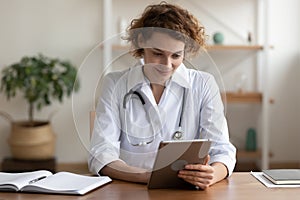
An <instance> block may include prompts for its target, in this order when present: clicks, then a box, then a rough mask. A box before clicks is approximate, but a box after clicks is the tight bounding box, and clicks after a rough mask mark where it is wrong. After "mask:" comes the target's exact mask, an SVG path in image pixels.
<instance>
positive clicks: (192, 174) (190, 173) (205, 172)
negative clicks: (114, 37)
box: [178, 156, 227, 190]
mask: <svg viewBox="0 0 300 200" xmlns="http://www.w3.org/2000/svg"><path fill="white" fill-rule="evenodd" d="M209 160H210V157H209V156H207V157H206V161H205V163H204V164H188V165H186V166H185V168H184V169H183V170H180V171H179V173H178V177H179V178H182V179H183V180H185V181H186V182H189V183H191V184H193V185H195V186H197V187H199V188H200V189H203V190H205V189H206V188H208V187H209V186H211V185H212V184H214V183H216V182H218V181H220V180H222V179H224V178H225V177H226V176H227V168H226V167H225V165H224V164H223V163H213V164H212V165H208V162H209Z"/></svg>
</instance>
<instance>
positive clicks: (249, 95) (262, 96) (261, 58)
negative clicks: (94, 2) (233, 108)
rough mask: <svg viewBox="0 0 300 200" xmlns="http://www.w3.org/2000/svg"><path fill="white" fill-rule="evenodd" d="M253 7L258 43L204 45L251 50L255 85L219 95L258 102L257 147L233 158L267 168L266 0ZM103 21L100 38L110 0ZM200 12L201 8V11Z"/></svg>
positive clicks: (111, 47)
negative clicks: (259, 121)
mask: <svg viewBox="0 0 300 200" xmlns="http://www.w3.org/2000/svg"><path fill="white" fill-rule="evenodd" d="M253 3H254V4H255V6H256V11H255V12H256V13H255V15H256V16H257V17H256V20H257V21H256V23H255V24H256V31H255V33H256V34H257V35H256V37H257V43H258V44H259V45H253V44H249V45H243V44H241V45H209V46H207V51H208V52H218V55H220V54H222V53H225V52H232V53H235V52H239V51H240V52H244V51H253V52H254V53H257V54H258V56H257V62H256V67H257V74H256V76H257V81H258V83H257V88H256V90H255V91H251V92H226V93H225V94H222V97H223V99H224V98H225V97H226V102H227V103H230V104H231V103H238V104H249V103H250V104H253V103H254V104H259V105H260V106H261V121H262V122H261V129H260V132H261V137H260V140H261V143H262V145H261V147H260V149H258V150H257V151H254V152H247V151H244V150H242V149H238V152H237V159H246V160H247V159H249V160H253V159H254V160H256V161H258V163H259V165H260V167H259V168H260V169H267V168H268V167H269V156H270V154H269V123H268V112H269V108H268V107H269V96H268V85H267V82H268V81H267V79H268V77H267V75H268V52H269V49H270V48H273V47H272V46H270V44H269V41H268V26H267V25H268V7H269V6H268V4H269V0H253ZM103 4H104V5H103V8H104V10H103V20H104V21H103V24H104V28H103V31H104V39H106V38H108V37H109V36H110V35H111V32H109V30H110V26H111V24H112V20H111V19H112V12H111V9H112V0H103ZM202 11H203V10H202ZM103 49H104V56H105V57H109V56H111V52H112V51H122V52H123V51H127V52H128V50H129V46H126V45H118V44H111V45H106V46H103ZM106 64H107V59H106V60H104V61H103V65H104V66H106Z"/></svg>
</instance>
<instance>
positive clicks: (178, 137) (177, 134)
mask: <svg viewBox="0 0 300 200" xmlns="http://www.w3.org/2000/svg"><path fill="white" fill-rule="evenodd" d="M173 139H174V140H181V139H182V132H181V131H176V132H175V133H174V134H173Z"/></svg>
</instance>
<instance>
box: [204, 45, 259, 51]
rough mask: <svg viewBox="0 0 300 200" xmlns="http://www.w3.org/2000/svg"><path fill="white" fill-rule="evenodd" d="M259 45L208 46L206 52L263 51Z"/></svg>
mask: <svg viewBox="0 0 300 200" xmlns="http://www.w3.org/2000/svg"><path fill="white" fill-rule="evenodd" d="M263 49H264V47H263V46H261V45H208V46H207V50H208V51H213V50H263Z"/></svg>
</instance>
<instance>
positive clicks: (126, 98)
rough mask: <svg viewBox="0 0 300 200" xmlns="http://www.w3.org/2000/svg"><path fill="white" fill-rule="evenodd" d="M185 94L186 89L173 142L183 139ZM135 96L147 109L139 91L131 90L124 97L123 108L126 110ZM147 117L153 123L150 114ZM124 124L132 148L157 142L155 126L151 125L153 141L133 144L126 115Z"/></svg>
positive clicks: (184, 91)
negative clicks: (128, 103)
mask: <svg viewBox="0 0 300 200" xmlns="http://www.w3.org/2000/svg"><path fill="white" fill-rule="evenodd" d="M185 93H186V88H184V90H183V97H182V105H181V113H180V118H179V122H178V130H177V131H175V132H174V133H173V135H172V139H173V140H181V139H182V138H183V131H182V118H183V114H184V109H185V101H186V96H185V95H186V94H185ZM133 95H136V96H137V97H138V98H139V99H140V101H141V103H142V104H143V106H144V109H145V100H144V98H143V97H142V95H141V94H140V93H139V92H137V91H134V90H130V91H129V92H128V93H126V94H125V95H124V98H123V108H124V110H126V104H127V102H128V101H129V100H130V99H131V98H132V96H133ZM147 117H148V120H149V121H150V122H151V118H150V116H149V112H147ZM124 123H125V134H126V137H127V140H128V142H129V143H130V144H131V145H132V146H145V145H147V144H151V143H152V142H153V141H154V140H155V135H156V134H155V130H154V126H153V124H152V123H151V127H152V132H153V139H151V140H150V141H141V142H138V143H133V142H132V141H131V140H130V138H129V136H128V135H129V134H128V129H127V118H126V113H125V114H124Z"/></svg>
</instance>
